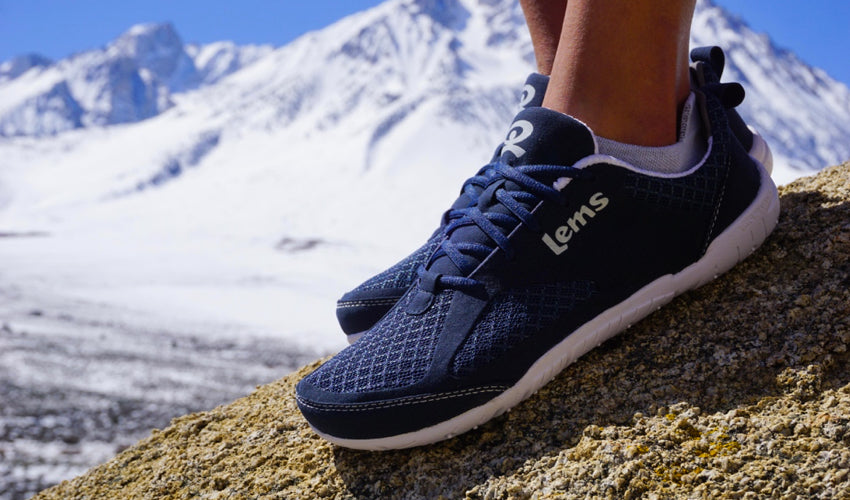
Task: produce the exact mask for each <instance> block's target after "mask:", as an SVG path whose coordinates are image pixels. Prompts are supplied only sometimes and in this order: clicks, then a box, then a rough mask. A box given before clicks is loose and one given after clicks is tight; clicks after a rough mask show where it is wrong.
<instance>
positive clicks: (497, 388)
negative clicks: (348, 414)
mask: <svg viewBox="0 0 850 500" xmlns="http://www.w3.org/2000/svg"><path fill="white" fill-rule="evenodd" d="M508 389H509V387H507V386H502V385H494V386H489V387H480V388H477V389H465V390H463V391H457V392H450V393H446V394H439V395H429V396H415V397H411V398H408V399H404V400H401V401H386V402H378V403H352V404H350V405H334V404H321V403H309V402H307V401H304V400H303V399H302V398H301V397H300V396H296V399H297V400H298V402H299V403H301V404H302V405H304V406H306V407H308V408H312V409H314V410H333V411H368V410H375V409H380V408H393V407H397V406H409V405H413V404H419V403H431V402H434V401H442V400H446V399H453V398H458V397H461V396H472V395H475V394H483V393H485V392H504V391H506V390H508Z"/></svg>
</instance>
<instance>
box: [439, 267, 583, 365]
mask: <svg viewBox="0 0 850 500" xmlns="http://www.w3.org/2000/svg"><path fill="white" fill-rule="evenodd" d="M595 290H596V288H595V286H594V285H593V283H590V282H587V281H577V282H570V283H557V284H551V285H535V286H530V287H526V288H519V289H514V290H510V291H509V292H506V293H504V294H501V295H498V296H497V297H495V298H494V299H493V301H492V302H491V303H490V304H489V305H488V306H487V308H486V309H485V310H484V313H483V314H482V317H481V319H480V320H479V321H478V323H477V324H476V325H475V328H474V329H473V331H472V333H471V334H470V335H469V337H467V338H466V340H464V342H463V344H462V345H461V347H460V349H459V350H458V353H457V354H456V355H455V359H454V361H453V363H452V372H453V373H454V374H455V375H457V376H460V377H464V376H468V375H471V374H472V373H474V372H475V371H476V370H478V369H479V368H480V367H484V366H487V365H489V364H490V363H492V362H494V361H496V360H497V359H499V358H501V357H502V356H503V355H504V354H506V353H508V352H509V351H510V350H511V349H513V348H514V347H516V346H518V345H519V344H521V343H523V342H525V341H533V340H531V339H532V337H533V336H534V334H535V333H537V332H539V331H540V330H542V329H544V328H546V327H548V326H550V325H552V324H553V323H554V322H555V321H556V320H557V319H558V318H559V317H561V316H563V315H564V314H566V313H568V312H570V311H571V310H572V309H573V308H575V306H576V305H578V304H580V303H581V302H584V301H585V300H587V299H588V298H590V297H591V296H592V295H593V293H594V291H595Z"/></svg>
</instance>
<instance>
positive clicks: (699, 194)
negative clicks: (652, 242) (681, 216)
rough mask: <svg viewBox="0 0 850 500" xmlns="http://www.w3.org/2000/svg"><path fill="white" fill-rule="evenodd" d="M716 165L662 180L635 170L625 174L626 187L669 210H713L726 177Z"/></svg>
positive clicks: (632, 193) (640, 198) (637, 197)
mask: <svg viewBox="0 0 850 500" xmlns="http://www.w3.org/2000/svg"><path fill="white" fill-rule="evenodd" d="M719 174H720V172H719V171H718V169H716V168H701V169H699V170H698V171H697V172H695V173H694V175H689V176H687V177H683V178H678V179H676V178H674V179H663V178H658V177H648V176H645V175H641V174H638V173H635V172H629V173H628V174H627V175H626V183H625V187H626V189H627V190H628V191H629V192H630V194H631V195H632V196H634V197H635V198H636V199H639V200H642V201H645V202H648V203H652V204H653V205H658V206H660V207H663V208H667V209H675V210H688V211H695V212H705V211H710V210H712V209H713V208H714V206H715V204H716V203H717V197H718V191H719V187H720V185H721V182H722V181H723V180H724V179H723V178H722V177H721V176H720V175H719Z"/></svg>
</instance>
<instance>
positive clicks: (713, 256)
mask: <svg viewBox="0 0 850 500" xmlns="http://www.w3.org/2000/svg"><path fill="white" fill-rule="evenodd" d="M759 172H760V173H761V181H762V184H761V188H760V189H759V192H758V194H757V196H756V199H755V200H754V201H753V203H752V204H751V205H750V207H749V208H748V209H747V210H746V211H745V212H744V213H742V214H741V215H740V216H739V217H738V218H737V219H735V221H734V222H733V223H732V224H731V225H730V226H729V227H728V228H726V230H725V231H723V233H721V234H720V235H719V236H718V237H717V238H716V239H715V240H714V241H713V242H712V243H711V245H709V247H708V249H707V250H706V253H705V255H704V256H703V257H702V258H701V259H700V260H698V261H697V262H695V263H693V264H691V265H690V266H688V267H687V268H685V269H683V270H682V271H680V272H678V273H676V274H668V275H665V276H662V277H660V278H658V279H656V280H655V281H653V282H652V283H649V284H648V285H646V286H645V287H643V288H642V289H640V290H638V291H637V292H635V293H634V294H633V295H632V296H630V297H629V298H628V299H626V300H624V301H623V302H621V303H619V304H617V305H616V306H614V307H612V308H610V309H608V310H607V311H605V312H604V313H602V314H600V315H599V316H597V317H596V318H594V319H593V320H591V321H589V322H588V323H585V324H584V325H583V326H581V327H580V328H579V329H577V330H576V331H575V332H573V333H572V334H570V335H569V336H568V337H567V338H565V339H564V340H563V341H561V342H560V343H559V344H557V345H556V346H554V347H553V348H552V349H550V350H549V351H548V352H547V353H546V354H544V355H543V356H542V357H541V358H540V359H538V360H537V361H536V362H535V363H534V364H533V365H532V366H531V368H529V369H528V371H527V372H526V373H525V375H524V376H523V377H522V378H521V379H520V380H519V381H518V382H517V383H516V384H514V385H513V386H512V387H511V388H509V389H508V390H506V391H505V392H503V393H502V394H500V395H498V396H497V397H495V398H493V399H491V400H490V401H488V402H487V403H485V404H483V405H481V406H478V407H476V408H472V409H470V410H468V411H466V412H465V413H462V414H460V415H458V416H456V417H454V418H451V419H449V420H446V421H444V422H441V423H439V424H436V425H433V426H431V427H426V428H424V429H419V430H417V431H413V432H409V433H406V434H400V435H397V436H391V437H386V438H376V439H343V438H338V437H335V436H330V435H327V434H324V433H322V432H319V431H316V433H317V434H319V435H320V436H322V437H323V438H325V439H327V440H328V441H330V442H332V443H335V444H338V445H340V446H344V447H346V448H355V449H362V450H389V449H401V448H410V447H413V446H421V445H425V444H430V443H434V442H437V441H442V440H444V439H449V438H452V437H454V436H456V435H458V434H461V433H463V432H466V431H469V430H471V429H473V428H475V427H477V426H479V425H481V424H483V423H485V422H487V421H489V420H491V419H493V418H495V417H497V416H499V415H501V414H502V413H504V412H506V411H508V410H509V409H510V408H512V407H514V406H516V405H517V404H519V403H520V402H521V401H523V400H524V399H526V398H528V397H529V396H531V395H532V394H534V393H535V392H537V390H538V389H540V388H541V387H543V386H544V385H546V384H547V383H548V382H549V381H550V380H552V379H553V378H554V377H555V376H556V375H557V374H558V373H560V372H561V371H562V370H563V369H564V368H566V367H567V366H568V365H570V364H572V363H573V362H575V361H576V360H577V359H578V358H580V357H581V356H583V355H584V354H586V353H587V352H589V351H590V350H592V349H593V348H595V347H597V346H599V345H600V344H602V343H603V342H605V341H606V340H608V339H610V338H612V337H614V336H615V335H617V334H618V333H620V332H622V331H623V330H625V329H626V328H628V327H630V326H631V325H632V324H634V323H636V322H637V321H640V320H641V319H643V318H644V317H646V316H647V315H649V314H650V313H651V312H653V311H655V310H658V309H660V308H661V307H662V306H664V305H665V304H667V303H668V302H670V301H671V300H673V298H674V297H676V296H678V295H680V294H682V293H684V292H686V291H688V290H692V289H695V288H698V287H700V286H702V285H704V284H705V283H708V282H709V281H711V280H713V279H715V278H717V277H718V276H719V275H720V274H722V273H724V272H726V271H728V270H729V269H731V268H732V267H733V266H735V265H736V264H737V263H738V262H740V261H742V260H744V259H745V258H746V257H747V256H749V255H750V254H752V253H753V252H754V251H755V250H756V249H757V248H758V247H759V246H760V245H761V244H762V242H764V240H765V239H766V238H767V236H768V235H769V234H770V233H771V232H772V231H773V229H774V228H775V227H776V224H777V222H778V219H779V196H778V193H777V191H776V186H775V185H774V183H773V181H772V180H771V179H770V174H769V173H768V172H767V170H766V169H765V168H759ZM314 430H315V429H314Z"/></svg>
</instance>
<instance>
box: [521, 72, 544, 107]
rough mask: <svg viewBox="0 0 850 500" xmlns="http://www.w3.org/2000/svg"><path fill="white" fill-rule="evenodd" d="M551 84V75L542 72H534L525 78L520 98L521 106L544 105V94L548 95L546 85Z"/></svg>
mask: <svg viewBox="0 0 850 500" xmlns="http://www.w3.org/2000/svg"><path fill="white" fill-rule="evenodd" d="M548 86H549V77H548V76H545V75H541V74H540V73H532V74H530V75H528V78H526V79H525V85H524V86H523V87H522V95H521V96H520V99H519V108H520V109H526V108H538V107H540V106H543V96H545V95H546V87H548Z"/></svg>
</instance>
